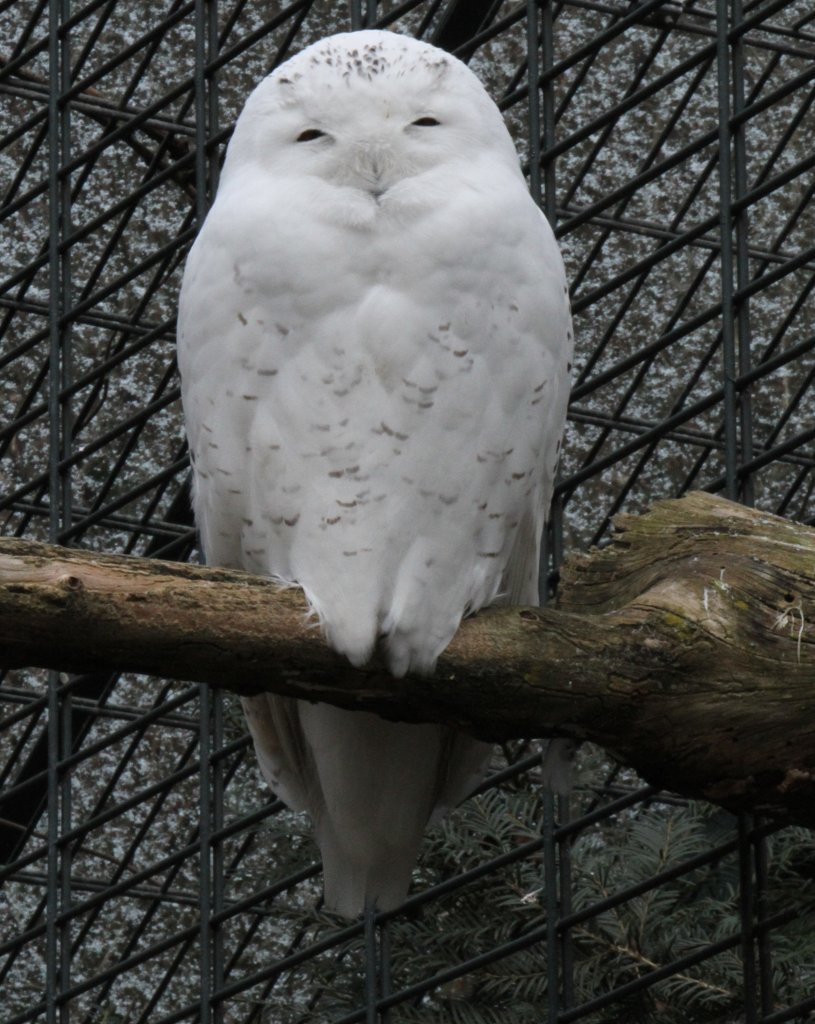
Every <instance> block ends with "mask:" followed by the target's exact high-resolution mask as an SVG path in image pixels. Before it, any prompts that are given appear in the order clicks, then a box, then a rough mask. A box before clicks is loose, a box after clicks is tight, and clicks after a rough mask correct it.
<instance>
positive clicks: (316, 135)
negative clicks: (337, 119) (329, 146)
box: [297, 128, 325, 142]
mask: <svg viewBox="0 0 815 1024" xmlns="http://www.w3.org/2000/svg"><path fill="white" fill-rule="evenodd" d="M324 135H325V132H321V131H320V129H319V128H306V130H305V131H304V132H300V134H299V135H298V136H297V141H298V142H311V141H313V140H314V139H321V138H322V137H323V136H324Z"/></svg>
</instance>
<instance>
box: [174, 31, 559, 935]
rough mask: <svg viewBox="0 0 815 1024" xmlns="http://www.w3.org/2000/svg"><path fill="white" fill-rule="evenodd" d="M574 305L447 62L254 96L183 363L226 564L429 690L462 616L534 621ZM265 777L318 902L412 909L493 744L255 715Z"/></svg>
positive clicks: (364, 719) (200, 270) (445, 732)
mask: <svg viewBox="0 0 815 1024" xmlns="http://www.w3.org/2000/svg"><path fill="white" fill-rule="evenodd" d="M571 337H572V335H571V326H570V316H569V302H568V295H567V287H566V280H565V276H564V270H563V264H562V262H561V258H560V254H559V251H558V247H557V244H556V242H555V240H554V237H553V234H552V231H551V230H550V228H549V225H548V224H547V222H546V220H545V218H544V217H543V215H542V214H541V213H540V211H539V210H538V208H537V207H536V205H535V203H534V202H533V201H532V199H531V198H530V196H529V193H528V191H527V188H526V185H525V182H524V178H523V175H522V173H521V170H520V168H519V163H518V157H517V154H516V152H515V149H514V146H513V143H512V141H511V139H510V136H509V134H508V132H507V129H506V127H505V126H504V123H503V120H502V118H501V115H500V113H499V111H498V108H497V107H496V106H495V104H494V103H493V102H492V100H491V99H490V98H489V97H488V95H487V93H486V92H485V90H484V89H483V87H482V86H481V84H480V83H479V81H478V79H477V78H476V77H475V75H474V74H473V73H472V72H471V71H470V70H469V69H468V68H467V67H466V66H465V65H464V64H462V63H461V62H460V61H458V60H456V59H455V58H453V57H451V56H450V55H449V54H447V53H445V52H443V51H441V50H439V49H436V48H435V47H433V46H430V45H427V44H426V43H422V42H419V41H417V40H415V39H411V38H407V37H404V36H400V35H395V34H393V33H389V32H380V31H362V32H355V33H346V34H342V35H336V36H332V37H330V38H328V39H324V40H322V41H321V42H318V43H315V44H314V45H313V46H310V47H308V48H307V49H306V50H304V51H303V52H302V53H300V54H299V55H297V56H296V57H293V58H292V59H291V60H289V61H287V62H286V63H285V64H283V65H282V66H281V67H279V68H278V69H277V70H276V71H274V72H273V73H272V74H271V75H269V76H268V77H267V78H266V79H264V81H262V82H261V83H260V85H259V86H258V87H257V88H256V89H255V91H254V92H253V93H252V95H251V96H250V97H249V99H248V101H247V103H246V106H245V108H244V110H243V112H242V114H241V116H240V117H239V119H238V122H237V125H236V127H235V133H234V136H233V137H232V140H231V142H230V145H229V151H228V154H227V157H226V162H225V165H224V169H223V173H222V176H221V180H220V186H219V189H218V195H217V199H216V200H215V203H214V205H213V207H212V209H211V211H210V213H209V216H208V217H207V219H206V223H205V224H204V226H203V228H202V230H201V232H200V234H199V236H198V239H197V241H196V242H195V245H194V246H193V248H192V251H191V253H190V256H189V260H188V262H187V266H186V271H185V274H184V282H183V287H182V290H181V299H180V309H179V341H178V358H179V365H180V368H181V376H182V386H183V387H182V390H183V403H184V413H185V417H186V425H187V433H188V437H189V445H190V451H191V455H192V459H193V467H194V480H195V489H194V504H195V514H196V519H197V522H198V525H199V527H200V531H201V538H202V544H203V548H204V552H205V554H206V557H207V561H208V562H209V563H210V564H215V565H225V566H235V567H241V568H244V569H248V570H249V571H251V572H254V573H263V574H267V575H270V576H274V577H275V578H277V579H279V580H281V581H283V582H285V583H289V584H296V585H297V586H299V587H302V589H303V591H304V592H305V595H306V597H307V599H308V602H309V604H310V606H311V608H312V609H313V611H314V613H315V615H316V616H317V618H318V619H319V622H320V624H321V626H322V628H323V630H324V632H325V636H326V638H327V640H328V643H329V644H330V645H331V646H332V647H333V648H335V649H336V650H337V651H339V652H341V653H342V654H344V655H346V656H347V657H348V658H349V659H350V661H351V662H352V663H353V664H354V665H363V664H364V663H365V662H366V661H367V660H368V659H369V658H370V656H371V654H372V652H373V650H374V648H375V647H376V646H377V645H379V648H380V649H381V650H382V652H383V654H384V657H385V658H386V660H387V663H388V665H389V667H390V670H391V671H392V672H393V673H394V675H397V676H401V675H404V674H405V673H407V672H415V673H429V672H432V671H433V668H434V665H435V663H436V659H437V658H438V657H439V655H440V654H441V652H442V651H443V650H444V648H445V646H446V645H447V644H448V643H449V641H450V639H451V637H452V636H453V634H454V633H455V631H456V629H457V627H458V625H459V623H460V621H461V618H462V616H464V615H468V614H472V613H474V612H477V611H478V610H479V608H483V607H485V606H486V605H489V604H494V603H497V602H499V601H500V602H506V603H511V604H537V600H538V552H539V538H540V535H541V531H542V529H543V523H544V512H545V510H546V508H547V506H548V503H549V500H550V497H551V493H552V484H553V478H554V474H555V467H556V463H557V460H558V451H559V447H560V439H561V435H562V432H563V427H564V419H565V415H566V402H567V393H568V375H569V369H570V360H571V348H572V342H571ZM244 708H245V711H246V714H247V718H248V724H249V728H250V730H251V733H252V737H253V739H254V743H255V749H256V752H257V756H258V759H259V762H260V767H261V769H262V771H263V774H264V776H265V777H266V779H267V781H268V782H269V784H270V786H271V787H272V788H273V790H274V791H275V792H276V793H277V794H278V795H279V796H280V797H282V798H283V799H284V800H285V801H286V802H287V803H288V804H289V805H290V806H291V807H293V808H302V809H306V810H308V811H309V813H310V814H311V817H312V819H313V821H314V826H315V832H316V836H317V840H318V843H319V845H320V849H321V852H322V856H323V866H324V874H325V893H326V902H327V905H328V906H329V907H332V908H334V909H335V910H337V911H338V912H340V913H342V914H345V915H354V914H356V913H359V912H360V911H361V910H362V909H363V907H364V906H372V905H376V906H377V907H379V908H380V909H388V908H391V907H393V906H395V905H397V904H398V903H399V902H401V900H402V899H403V898H404V896H405V894H406V892H407V888H408V884H409V881H410V874H411V871H412V868H413V864H414V862H415V858H416V856H417V853H418V850H419V845H420V842H421V837H422V834H423V831H424V828H425V826H426V825H427V823H428V821H429V820H430V819H432V818H434V817H435V816H438V815H439V814H440V813H441V812H443V811H444V810H445V809H446V808H448V807H450V806H452V805H454V804H455V803H457V802H458V801H460V800H461V799H463V798H464V797H465V796H466V795H467V793H468V792H469V791H470V789H471V788H472V786H473V784H474V783H475V782H476V781H477V780H478V779H479V778H480V776H481V773H482V772H483V769H484V763H485V758H486V755H487V753H488V751H489V748H488V747H487V746H485V745H484V744H483V743H478V742H476V741H474V740H472V739H471V738H469V737H467V736H465V735H463V734H461V733H458V732H456V731H454V730H452V729H450V728H446V727H443V726H439V725H406V724H396V723H391V722H385V721H383V720H381V719H379V718H377V717H376V716H374V715H371V714H364V713H358V712H349V711H342V710H338V709H335V708H332V707H329V706H327V705H322V704H316V705H315V704H309V703H306V702H297V701H293V700H290V699H285V698H280V697H275V696H271V695H261V696H258V697H254V698H251V699H247V700H245V701H244Z"/></svg>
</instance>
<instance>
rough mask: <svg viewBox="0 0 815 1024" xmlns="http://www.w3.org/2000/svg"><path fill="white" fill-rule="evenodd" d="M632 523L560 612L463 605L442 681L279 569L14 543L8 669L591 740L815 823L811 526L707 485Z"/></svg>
mask: <svg viewBox="0 0 815 1024" xmlns="http://www.w3.org/2000/svg"><path fill="white" fill-rule="evenodd" d="M616 525H617V532H616V535H615V537H614V540H613V543H612V544H611V545H610V546H608V547H606V548H603V549H601V550H593V551H592V552H590V553H589V554H588V555H583V556H579V557H577V558H573V559H571V560H570V561H569V562H567V564H566V565H565V566H564V569H563V572H562V578H561V593H560V597H559V601H558V607H557V608H546V609H538V608H504V609H490V610H489V611H486V612H482V613H480V614H479V615H477V616H475V617H474V618H472V619H469V620H467V621H466V622H464V623H463V624H462V626H461V629H460V630H459V632H458V634H457V635H456V637H455V638H454V639H453V641H452V643H451V644H450V646H449V647H448V648H447V650H446V651H445V653H444V655H443V657H442V658H441V659H440V661H439V665H438V668H437V670H436V673H435V675H434V676H433V677H432V678H427V679H422V678H417V677H410V678H407V679H393V678H392V677H390V676H389V675H388V674H387V672H386V671H384V669H383V667H382V665H381V664H376V663H374V664H372V665H370V666H368V667H366V668H364V669H361V670H357V669H353V668H352V667H351V666H350V665H348V664H347V663H346V662H345V661H344V660H342V659H341V658H339V657H338V656H337V655H335V654H334V653H333V652H332V651H330V650H329V649H328V647H327V646H326V644H325V643H324V641H323V640H322V638H321V636H320V633H319V631H318V630H317V629H315V628H313V627H312V626H309V625H308V624H307V622H306V605H305V602H304V600H303V598H302V595H301V594H300V592H299V591H297V590H294V589H291V590H281V589H280V588H279V587H277V586H275V585H274V584H273V583H271V582H270V581H269V580H266V579H262V578H258V577H253V576H250V575H248V574H246V573H243V572H234V571H229V570H222V569H208V568H202V567H198V566H193V565H181V564H175V563H167V562H159V561H152V560H149V559H139V558H129V557H126V556H112V555H99V554H95V553H91V552H80V551H74V550H69V549H65V548H55V547H49V546H47V545H44V544H36V543H31V542H28V541H21V540H14V539H10V538H0V663H3V664H4V665H6V666H8V667H12V668H14V667H22V666H26V665H31V666H40V667H45V668H55V669H60V670H65V671H75V672H90V671H100V670H103V671H110V670H122V671H125V670H126V671H133V672H144V673H148V674H153V675H159V676H164V677H171V678H179V679H187V680H197V681H200V682H204V683H211V684H214V685H218V686H223V687H225V688H227V689H230V690H234V691H236V692H239V693H248V692H257V691H258V690H261V689H268V690H270V691H273V692H275V693H282V694H288V695H291V696H295V697H302V698H306V699H309V700H324V701H328V702H330V703H333V704H337V705H339V706H342V707H348V708H365V709H367V710H372V711H377V712H379V713H380V714H382V715H384V716H386V717H388V718H395V719H401V720H404V721H428V720H434V721H444V722H448V723H450V724H453V725H456V726H458V727H460V728H462V729H465V730H467V731H468V732H470V733H473V734H474V735H476V736H479V737H482V738H484V739H492V740H502V739H506V738H509V737H523V736H526V737H532V736H542V735H560V736H570V737H573V738H575V739H578V740H584V739H585V740H591V741H593V742H595V743H599V744H600V745H602V746H604V747H605V748H606V749H607V750H608V751H609V752H610V753H612V754H613V755H614V756H615V757H617V758H619V759H620V760H621V761H623V762H625V763H626V764H630V765H632V766H633V767H634V768H636V769H637V771H638V772H639V773H640V774H641V775H642V776H643V777H644V778H645V779H647V780H648V781H650V782H653V783H655V784H657V785H660V786H663V787H665V788H668V789H672V790H675V791H677V792H679V793H684V794H686V795H689V796H694V797H700V798H703V799H706V800H710V801H713V802H714V803H719V804H721V805H723V806H725V807H727V808H729V809H731V810H741V809H746V808H752V809H754V810H757V811H761V812H765V813H768V814H771V815H774V816H777V817H781V818H784V819H786V820H791V821H798V822H801V823H805V824H809V825H815V643H813V632H812V625H811V616H812V615H813V611H812V609H813V608H815V603H814V602H815V530H812V529H810V528H807V527H803V526H799V525H796V524H794V523H791V522H789V521H787V520H784V519H779V518H777V517H775V516H771V515H768V514H766V513H762V512H756V511H754V510H751V509H747V508H744V507H742V506H740V505H734V504H732V503H730V502H726V501H724V500H722V499H719V498H714V497H712V496H710V495H707V494H703V493H697V494H692V495H690V496H688V497H686V498H682V499H681V500H678V501H663V502H660V503H658V504H656V505H655V506H654V507H653V508H652V509H651V510H650V511H649V512H647V513H646V514H645V515H642V516H639V517H634V516H625V517H621V518H620V519H619V520H618V522H617V524H616Z"/></svg>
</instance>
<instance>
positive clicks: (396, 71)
mask: <svg viewBox="0 0 815 1024" xmlns="http://www.w3.org/2000/svg"><path fill="white" fill-rule="evenodd" d="M476 159H479V160H483V159H492V160H498V161H501V162H502V163H504V164H507V165H509V166H511V167H512V168H513V169H514V171H515V172H516V173H518V174H520V169H519V167H518V157H517V154H516V152H515V148H514V145H513V143H512V140H511V138H510V136H509V133H508V131H507V129H506V127H505V125H504V122H503V118H502V117H501V114H500V112H499V110H498V108H497V107H496V105H495V104H494V103H493V101H492V100H491V99H490V97H489V96H488V95H487V93H486V91H485V89H484V88H483V86H482V85H481V83H480V82H479V81H478V79H477V78H476V76H475V75H474V74H473V73H472V72H471V71H470V70H469V68H467V67H466V65H464V64H463V63H462V62H461V61H459V60H457V59H456V58H455V57H452V56H451V55H450V54H448V53H446V52H445V51H443V50H440V49H438V48H437V47H435V46H431V45H430V44H428V43H424V42H421V41H419V40H417V39H413V38H410V37H408V36H402V35H397V34H395V33H392V32H382V31H374V30H365V31H361V32H346V33H341V34H339V35H334V36H329V37H328V38H326V39H322V40H320V41H319V42H317V43H314V44H313V45H312V46H309V47H308V48H307V49H305V50H303V51H302V52H301V53H299V54H297V55H296V56H295V57H292V58H291V59H290V60H288V61H286V63H284V64H282V65H281V66H280V67H278V68H277V69H276V70H275V71H274V72H272V74H270V75H269V76H268V77H267V78H265V79H264V80H263V81H262V82H261V83H260V85H258V87H257V88H256V89H255V90H254V92H253V93H252V94H251V96H250V97H249V99H248V100H247V103H246V106H245V107H244V110H243V112H242V113H241V115H240V117H239V119H238V122H237V124H236V127H235V133H234V135H233V138H232V141H231V142H230V147H229V153H228V156H227V162H226V165H225V167H224V174H225V175H228V174H229V173H230V172H231V170H232V167H234V166H240V167H242V168H245V167H247V166H252V167H254V168H255V170H257V171H262V172H263V173H266V174H269V175H271V176H289V175H290V176H297V177H298V178H302V177H304V176H311V177H312V178H316V179H320V180H322V181H323V182H327V183H330V184H333V185H336V186H338V187H342V188H351V189H359V190H361V191H362V192H367V193H369V194H370V196H371V197H372V198H373V199H374V200H378V199H379V198H381V197H382V196H384V195H385V194H386V193H387V192H388V190H389V189H391V188H392V187H393V186H394V185H397V184H399V183H402V182H404V181H405V180H406V179H409V178H413V177H417V176H419V175H422V174H424V173H426V172H428V171H432V170H434V169H437V168H439V167H448V166H449V165H454V164H460V165H461V166H465V165H466V164H468V163H471V162H472V161H474V160H476Z"/></svg>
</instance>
